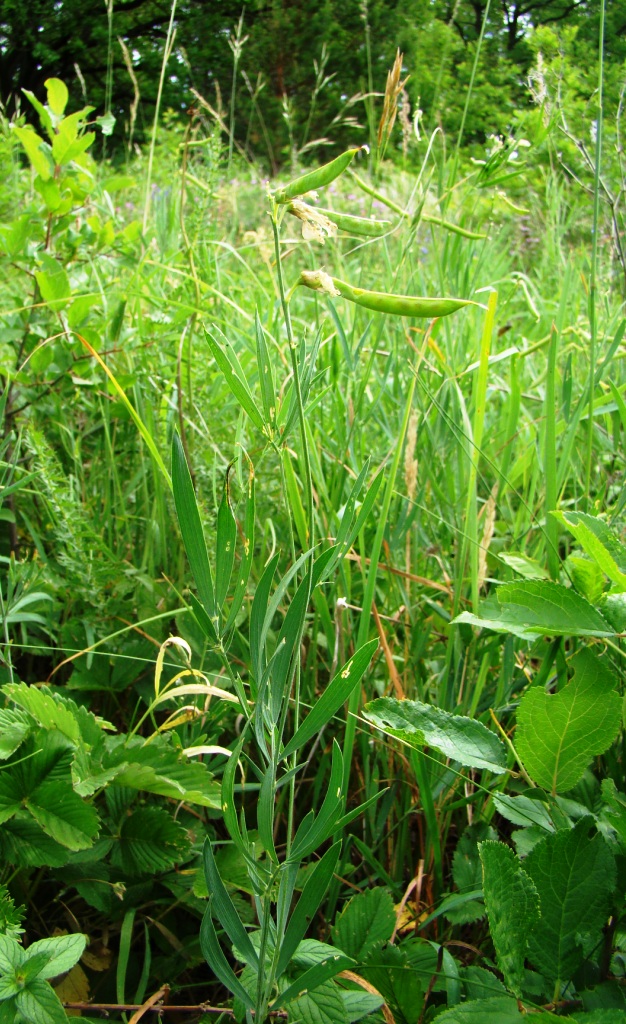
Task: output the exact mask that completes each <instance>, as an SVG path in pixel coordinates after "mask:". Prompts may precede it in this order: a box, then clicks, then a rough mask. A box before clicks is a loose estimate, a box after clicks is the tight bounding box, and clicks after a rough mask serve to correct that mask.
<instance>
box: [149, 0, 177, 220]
mask: <svg viewBox="0 0 626 1024" xmlns="http://www.w3.org/2000/svg"><path fill="white" fill-rule="evenodd" d="M177 2H178V0H172V7H171V10H170V20H169V25H168V26H167V36H166V38H165V50H164V51H163V62H162V64H161V74H160V76H159V88H158V90H157V98H156V106H155V108H154V121H153V122H152V138H151V139H150V152H149V154H148V172H147V174H146V198H145V202H144V207H143V228H142V230H143V232H144V234H145V232H146V229H147V227H148V217H149V214H150V189H151V187H152V166H153V164H154V150H155V147H156V135H157V128H158V124H159V111H160V109H161V96H162V95H163V83H164V81H165V70H166V68H167V63H168V61H169V59H170V57H171V55H172V49H173V47H174V37H175V35H176V29H175V28H174V15H175V14H176V4H177Z"/></svg>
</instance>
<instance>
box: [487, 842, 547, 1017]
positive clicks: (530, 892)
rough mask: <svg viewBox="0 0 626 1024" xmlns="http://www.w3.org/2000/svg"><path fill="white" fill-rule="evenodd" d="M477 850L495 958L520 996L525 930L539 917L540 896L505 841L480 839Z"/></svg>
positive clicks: (519, 997)
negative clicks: (483, 840) (481, 868)
mask: <svg viewBox="0 0 626 1024" xmlns="http://www.w3.org/2000/svg"><path fill="white" fill-rule="evenodd" d="M479 852H480V859H481V862H482V866H483V893H484V897H485V906H486V908H487V917H488V918H489V931H490V933H491V939H492V942H493V944H494V947H495V950H496V960H497V963H498V967H499V968H500V970H501V971H502V974H503V975H504V980H505V983H506V985H507V987H508V988H510V989H511V991H512V992H513V994H514V995H516V996H517V997H518V999H521V997H522V987H523V983H524V960H525V959H526V949H527V946H528V934H529V932H530V930H531V929H532V928H534V926H535V925H536V923H537V921H538V920H539V917H540V909H539V896H538V893H537V890H536V888H535V886H534V884H533V882H532V880H531V879H530V877H529V876H528V875H527V874H526V873H525V871H524V870H523V868H522V867H521V865H520V862H519V861H518V859H517V857H516V856H515V854H514V853H513V851H512V850H511V849H510V848H509V847H508V846H505V845H504V843H497V842H492V841H487V842H484V843H481V844H480V846H479Z"/></svg>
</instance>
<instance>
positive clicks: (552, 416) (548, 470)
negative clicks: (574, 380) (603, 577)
mask: <svg viewBox="0 0 626 1024" xmlns="http://www.w3.org/2000/svg"><path fill="white" fill-rule="evenodd" d="M558 344H559V334H558V331H557V329H556V327H555V326H554V325H553V326H552V334H551V338H550V346H549V348H548V372H547V375H546V408H545V417H546V437H545V448H544V457H543V470H544V473H545V480H546V498H545V506H544V509H545V526H544V529H545V537H546V547H547V554H548V569H549V571H550V575H551V577H552V579H553V580H556V579H558V578H559V554H558V524H557V522H556V520H555V519H554V517H553V516H551V515H550V513H551V512H554V511H555V509H556V505H557V490H556V483H557V481H556V387H555V386H556V355H557V350H558Z"/></svg>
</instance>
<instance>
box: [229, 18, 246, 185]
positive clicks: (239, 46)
mask: <svg viewBox="0 0 626 1024" xmlns="http://www.w3.org/2000/svg"><path fill="white" fill-rule="evenodd" d="M242 33H243V11H242V12H241V16H240V18H239V21H238V22H237V31H236V33H235V36H234V38H233V37H232V36H231V37H230V39H229V40H228V42H229V45H230V48H231V50H232V51H233V84H232V88H231V91H230V119H229V126H228V164H227V168H226V176H227V177H228V176H229V175H230V168H231V164H232V162H233V147H234V145H235V102H236V97H237V71H238V68H239V58H240V57H241V51H242V50H243V46H244V43H245V42H246V40H247V38H248V37H247V36H243V34H242Z"/></svg>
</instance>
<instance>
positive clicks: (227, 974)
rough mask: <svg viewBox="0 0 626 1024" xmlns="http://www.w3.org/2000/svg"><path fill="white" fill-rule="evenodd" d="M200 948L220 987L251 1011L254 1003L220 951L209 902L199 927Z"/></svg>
mask: <svg viewBox="0 0 626 1024" xmlns="http://www.w3.org/2000/svg"><path fill="white" fill-rule="evenodd" d="M200 948H201V949H202V955H203V957H204V959H205V960H206V962H207V963H208V965H209V967H210V968H211V970H212V971H213V973H214V975H215V977H216V978H218V979H219V981H221V982H222V985H225V986H226V988H227V989H228V990H229V991H230V992H232V993H233V995H234V996H237V998H238V999H241V1001H242V1002H243V1004H244V1006H245V1007H246V1008H247V1009H248V1010H253V1009H254V1003H253V1002H252V1000H251V998H250V996H249V995H248V993H247V992H246V990H245V988H244V987H243V985H242V984H241V982H240V981H239V979H238V978H237V975H236V974H235V972H234V971H233V969H232V967H231V966H230V964H229V963H228V960H227V959H226V957H225V956H224V953H223V951H222V947H221V946H220V943H219V939H218V937H217V935H216V933H215V928H214V926H213V920H212V918H211V905H210V902H209V906H208V907H207V909H206V910H205V912H204V917H203V918H202V924H201V925H200Z"/></svg>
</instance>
